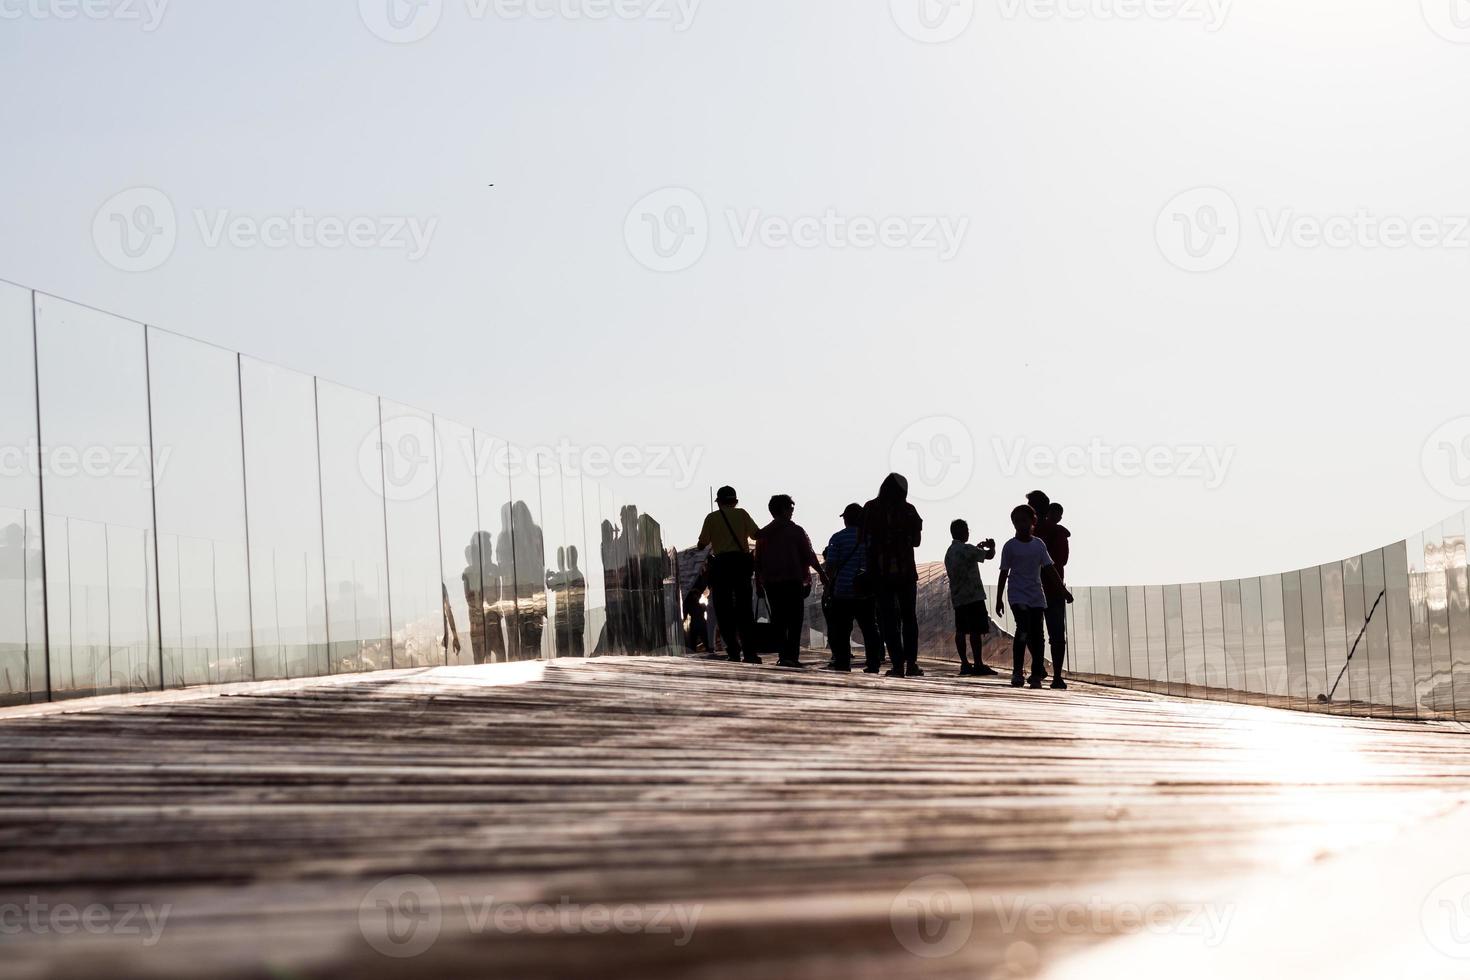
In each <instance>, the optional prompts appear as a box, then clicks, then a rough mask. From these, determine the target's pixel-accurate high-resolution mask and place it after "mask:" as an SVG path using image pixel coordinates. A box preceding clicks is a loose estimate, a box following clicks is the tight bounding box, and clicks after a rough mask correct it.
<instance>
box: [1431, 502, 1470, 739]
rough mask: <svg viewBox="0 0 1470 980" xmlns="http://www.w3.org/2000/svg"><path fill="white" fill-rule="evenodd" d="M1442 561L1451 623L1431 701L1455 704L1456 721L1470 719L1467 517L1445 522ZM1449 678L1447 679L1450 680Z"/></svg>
mask: <svg viewBox="0 0 1470 980" xmlns="http://www.w3.org/2000/svg"><path fill="white" fill-rule="evenodd" d="M1441 531H1442V532H1443V534H1444V551H1443V555H1444V557H1443V562H1444V567H1445V606H1446V607H1447V612H1448V616H1447V617H1446V618H1448V620H1449V627H1450V628H1449V641H1450V642H1449V648H1450V649H1449V656H1448V657H1446V656H1444V654H1443V652H1442V650H1441V649H1440V648H1438V647H1435V648H1434V685H1433V688H1432V690H1433V692H1434V693H1433V694H1431V700H1432V701H1433V703H1434V704H1435V705H1436V706H1439V707H1440V708H1441V710H1443V706H1444V705H1445V703H1446V702H1450V703H1452V704H1453V707H1454V712H1455V718H1456V719H1458V720H1460V721H1466V720H1470V582H1467V581H1466V575H1467V573H1466V568H1465V515H1463V514H1458V515H1456V516H1454V517H1452V518H1450V519H1449V520H1447V521H1445V522H1444V525H1443V526H1442V527H1441ZM1430 630H1431V632H1430V642H1431V645H1433V641H1434V633H1433V630H1434V623H1433V620H1432V619H1431V621H1430ZM1447 678H1448V680H1447Z"/></svg>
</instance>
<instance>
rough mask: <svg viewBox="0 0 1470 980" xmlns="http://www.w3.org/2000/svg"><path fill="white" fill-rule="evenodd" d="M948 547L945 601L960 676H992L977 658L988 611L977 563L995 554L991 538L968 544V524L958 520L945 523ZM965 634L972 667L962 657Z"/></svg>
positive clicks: (987, 625) (983, 662)
mask: <svg viewBox="0 0 1470 980" xmlns="http://www.w3.org/2000/svg"><path fill="white" fill-rule="evenodd" d="M949 534H950V537H952V538H954V541H953V542H951V543H950V546H949V550H948V551H946V552H945V553H944V571H945V573H946V574H947V575H948V577H949V602H950V605H952V606H954V645H955V649H957V650H959V652H960V676H961V677H970V676H977V677H994V676H995V671H994V670H992V669H991V668H990V667H988V666H987V665H986V664H985V661H983V660H981V659H980V647H981V645H982V644H984V642H985V635H986V634H987V633H989V632H990V610H989V609H988V608H987V605H988V603H986V601H985V583H984V582H982V581H980V563H981V562H987V561H989V560H990V559H992V558H994V557H995V540H994V539H993V538H990V539H987V540H985V541H982V542H980V545H979V547H976V546H975V545H973V544H970V525H969V524H967V523H965V522H964V521H963V520H958V521H955V522H953V523H952V524H950V526H949ZM965 637H969V638H970V647H971V648H972V649H973V650H974V651H975V666H974V667H973V668H972V667H971V666H970V661H969V660H968V659H966V657H965Z"/></svg>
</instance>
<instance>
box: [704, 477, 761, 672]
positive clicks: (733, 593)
mask: <svg viewBox="0 0 1470 980" xmlns="http://www.w3.org/2000/svg"><path fill="white" fill-rule="evenodd" d="M715 504H716V509H715V510H714V511H713V512H712V513H710V514H709V515H708V516H707V517H705V519H704V526H703V528H701V529H700V532H699V543H698V545H696V547H697V548H701V549H703V548H708V549H710V557H709V589H710V596H711V598H712V599H713V601H714V605H715V622H716V624H718V626H719V629H720V636H721V637H722V638H723V639H724V641H725V655H726V657H727V658H728V659H729V660H731V661H737V662H738V661H739V660H740V659H741V657H742V654H743V655H744V659H745V662H746V663H750V664H758V663H760V662H761V658H760V657H758V656H756V653H755V645H754V643H753V642H752V641H753V638H754V635H755V601H754V599H753V598H752V596H751V584H750V579H751V574H752V573H753V572H754V570H755V560H754V558H753V556H752V555H751V552H750V542H752V541H754V540H755V538H756V536H757V535H758V534H760V527H759V526H758V525H757V524H756V523H755V521H754V520H753V519H752V518H751V516H750V515H749V514H748V513H746V512H745V509H744V508H742V507H741V506H740V498H739V497H738V496H736V494H735V488H734V487H720V489H719V492H718V493H717V494H715Z"/></svg>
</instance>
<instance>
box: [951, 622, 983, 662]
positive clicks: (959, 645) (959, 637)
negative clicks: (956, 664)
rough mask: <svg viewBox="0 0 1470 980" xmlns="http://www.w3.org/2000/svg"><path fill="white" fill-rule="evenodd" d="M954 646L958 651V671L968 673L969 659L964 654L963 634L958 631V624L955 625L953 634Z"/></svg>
mask: <svg viewBox="0 0 1470 980" xmlns="http://www.w3.org/2000/svg"><path fill="white" fill-rule="evenodd" d="M954 646H955V649H956V650H958V651H959V653H960V673H961V674H968V673H969V672H970V660H969V658H968V657H966V656H965V634H964V633H962V632H960V631H959V629H958V624H957V625H956V629H955V634H954ZM977 652H978V651H977Z"/></svg>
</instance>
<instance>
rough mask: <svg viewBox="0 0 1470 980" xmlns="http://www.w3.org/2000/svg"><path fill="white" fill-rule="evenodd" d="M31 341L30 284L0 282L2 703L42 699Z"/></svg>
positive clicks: (43, 672) (43, 631)
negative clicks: (23, 287) (23, 285)
mask: <svg viewBox="0 0 1470 980" xmlns="http://www.w3.org/2000/svg"><path fill="white" fill-rule="evenodd" d="M32 340H33V338H32V324H31V294H30V291H29V290H26V289H21V288H20V287H19V286H12V285H10V284H9V283H5V282H0V350H3V351H5V356H4V357H3V358H0V704H17V703H21V702H25V701H43V700H45V699H46V622H45V600H44V596H43V592H42V584H41V500H40V493H41V484H40V480H39V474H38V473H37V466H38V461H37V437H36V375H35V372H36V359H35V351H34V348H33V346H32Z"/></svg>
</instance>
